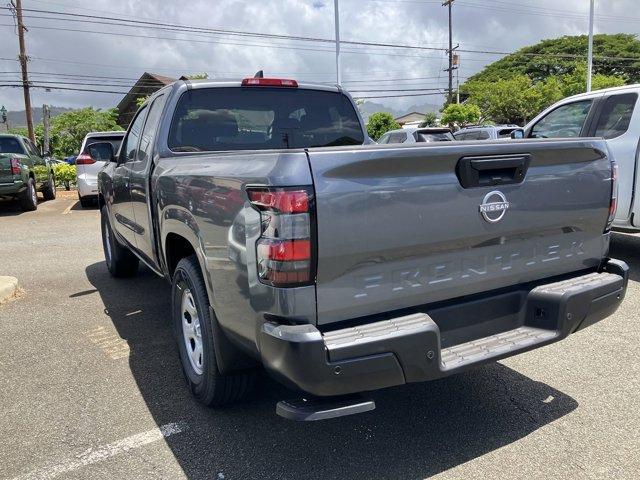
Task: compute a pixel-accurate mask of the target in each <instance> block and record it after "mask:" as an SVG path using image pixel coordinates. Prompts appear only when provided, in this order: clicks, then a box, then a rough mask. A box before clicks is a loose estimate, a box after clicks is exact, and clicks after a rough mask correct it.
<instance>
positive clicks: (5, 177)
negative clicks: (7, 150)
mask: <svg viewBox="0 0 640 480" xmlns="http://www.w3.org/2000/svg"><path fill="white" fill-rule="evenodd" d="M0 183H13V174H12V173H11V155H6V154H1V153H0Z"/></svg>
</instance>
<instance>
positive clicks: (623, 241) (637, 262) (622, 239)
mask: <svg viewBox="0 0 640 480" xmlns="http://www.w3.org/2000/svg"><path fill="white" fill-rule="evenodd" d="M609 255H610V256H611V257H613V258H617V259H618V260H624V261H625V262H627V264H628V265H629V267H630V269H629V279H630V280H633V281H635V282H638V281H640V236H635V235H630V234H627V233H615V232H614V233H613V234H612V235H611V248H610V249H609Z"/></svg>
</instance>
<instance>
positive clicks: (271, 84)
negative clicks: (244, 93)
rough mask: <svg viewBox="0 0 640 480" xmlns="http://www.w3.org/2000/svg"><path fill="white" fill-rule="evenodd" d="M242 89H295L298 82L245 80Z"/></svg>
mask: <svg viewBox="0 0 640 480" xmlns="http://www.w3.org/2000/svg"><path fill="white" fill-rule="evenodd" d="M242 86H243V87H287V88H297V87H298V82H296V81H295V80H288V79H286V78H245V79H244V80H242Z"/></svg>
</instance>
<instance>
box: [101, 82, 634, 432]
mask: <svg viewBox="0 0 640 480" xmlns="http://www.w3.org/2000/svg"><path fill="white" fill-rule="evenodd" d="M368 143H369V141H368V139H367V135H366V132H365V129H364V127H363V123H362V120H361V118H360V116H359V114H358V110H357V108H356V107H355V104H354V102H353V100H352V98H351V97H350V96H349V95H348V94H347V93H346V92H344V91H343V90H341V89H340V88H337V87H327V86H319V85H298V83H297V82H295V81H293V80H278V79H246V80H244V81H242V82H234V83H220V82H211V81H201V82H189V81H179V82H176V83H175V84H173V85H171V86H168V87H165V88H164V89H162V90H160V91H158V92H157V93H156V94H154V95H153V96H152V97H151V98H150V99H149V100H148V101H147V102H146V103H145V104H144V105H143V106H142V107H141V108H140V110H139V111H138V113H137V114H136V116H135V118H134V119H133V121H132V122H131V125H130V127H129V130H128V131H127V134H126V137H125V139H124V141H123V143H122V146H121V148H120V151H119V152H118V154H117V155H116V154H114V152H112V151H111V152H109V149H112V147H111V146H110V144H108V143H105V144H95V145H93V146H92V148H95V149H99V150H100V149H102V150H106V151H107V153H109V155H111V161H110V162H109V163H108V164H107V166H106V167H105V169H104V170H103V171H102V172H101V173H100V174H99V192H100V193H99V203H100V207H101V216H102V235H103V244H104V252H105V257H106V263H107V266H108V268H109V270H110V272H111V273H112V274H113V275H114V276H115V277H125V276H131V275H134V274H135V273H136V272H137V270H138V263H139V261H140V260H141V261H142V262H144V263H145V264H146V265H147V266H148V267H149V268H150V269H152V270H153V271H155V272H156V273H157V274H159V275H161V276H163V277H165V278H166V279H167V280H168V281H169V282H171V283H172V307H171V318H172V322H173V325H174V327H175V334H176V338H177V343H178V350H179V356H180V360H181V362H182V366H183V370H184V374H185V376H186V378H187V381H188V384H189V386H190V389H191V391H192V392H193V395H194V396H195V397H196V398H197V400H199V401H200V402H202V403H204V404H206V405H211V406H218V405H222V404H228V403H232V402H236V401H238V400H240V399H241V398H242V397H243V396H245V395H246V393H247V392H248V391H249V390H250V387H251V384H252V379H253V377H254V374H255V371H256V367H259V366H263V367H264V368H265V369H266V370H267V371H268V372H269V373H270V374H271V375H272V376H273V377H274V378H276V379H278V380H279V381H281V382H282V383H284V384H285V385H287V386H289V387H292V388H293V389H296V390H297V391H299V392H301V397H304V398H301V399H299V400H283V401H281V402H279V403H278V405H277V408H276V410H277V412H278V413H279V414H280V415H282V416H284V417H286V418H293V419H303V420H316V419H323V418H330V417H335V416H340V415H346V414H351V413H356V412H361V411H366V410H370V409H372V408H374V404H373V402H372V401H371V400H370V399H367V398H366V397H365V396H363V395H362V393H363V392H367V391H371V390H376V389H380V388H385V387H390V386H394V385H402V384H405V383H409V382H421V381H426V380H431V379H437V378H440V377H443V376H445V375H450V374H453V373H457V372H460V371H462V370H464V369H467V368H470V367H472V366H476V365H479V364H482V363H485V362H489V361H495V360H499V359H502V358H505V357H509V356H511V355H515V354H517V353H521V352H524V351H527V350H531V349H533V348H536V347H541V346H544V345H548V344H550V343H553V342H556V341H558V340H561V339H563V338H565V337H566V336H568V335H569V334H571V333H574V332H576V331H578V330H581V329H584V328H585V327H588V326H590V325H592V324H594V323H595V322H598V321H600V320H602V319H604V318H605V317H607V316H609V315H611V314H612V313H613V312H614V311H615V310H616V309H617V308H618V306H619V305H620V302H622V300H623V297H624V295H625V291H626V286H627V278H628V267H627V265H626V264H625V263H624V262H621V261H618V260H613V259H610V258H609V257H608V256H607V254H608V249H609V236H610V235H609V229H610V226H611V222H612V220H613V216H614V213H615V205H616V177H615V163H614V162H613V159H611V158H610V157H609V156H608V152H607V147H606V144H605V142H604V141H602V140H600V139H594V138H581V139H573V140H559V139H556V140H523V141H511V142H504V141H500V142H498V141H495V142H494V141H484V142H477V143H472V142H465V143H461V142H442V143H434V144H428V145H416V146H401V147H400V146H397V145H369V144H368ZM89 153H90V154H91V152H89ZM99 153H100V156H101V158H104V155H105V151H102V152H99ZM109 155H107V158H109Z"/></svg>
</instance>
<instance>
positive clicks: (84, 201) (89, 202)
mask: <svg viewBox="0 0 640 480" xmlns="http://www.w3.org/2000/svg"><path fill="white" fill-rule="evenodd" d="M78 200H80V206H81V207H82V208H91V207H93V206H94V205H95V203H94V201H93V199H92V198H87V197H81V196H80V194H78Z"/></svg>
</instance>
